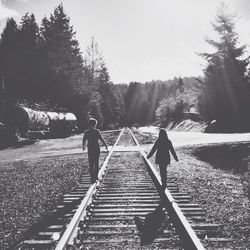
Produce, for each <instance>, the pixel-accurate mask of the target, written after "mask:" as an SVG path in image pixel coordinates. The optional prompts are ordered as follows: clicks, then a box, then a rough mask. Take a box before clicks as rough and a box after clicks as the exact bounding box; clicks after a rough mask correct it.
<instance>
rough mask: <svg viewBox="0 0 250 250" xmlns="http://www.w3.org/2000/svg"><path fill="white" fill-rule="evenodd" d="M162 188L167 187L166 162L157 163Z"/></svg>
mask: <svg viewBox="0 0 250 250" xmlns="http://www.w3.org/2000/svg"><path fill="white" fill-rule="evenodd" d="M159 168H160V175H161V183H162V188H163V189H165V188H166V187H167V164H159Z"/></svg>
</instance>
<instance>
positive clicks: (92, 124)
mask: <svg viewBox="0 0 250 250" xmlns="http://www.w3.org/2000/svg"><path fill="white" fill-rule="evenodd" d="M96 125H97V120H96V119H94V118H90V119H89V126H90V127H91V128H94V127H96Z"/></svg>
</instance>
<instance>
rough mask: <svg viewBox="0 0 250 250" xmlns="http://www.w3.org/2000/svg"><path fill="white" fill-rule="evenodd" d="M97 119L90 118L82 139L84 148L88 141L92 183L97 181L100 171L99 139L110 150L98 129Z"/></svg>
mask: <svg viewBox="0 0 250 250" xmlns="http://www.w3.org/2000/svg"><path fill="white" fill-rule="evenodd" d="M96 125H97V120H96V119H94V118H90V119H89V129H88V130H86V131H85V133H84V136H83V140H82V149H83V150H84V148H85V143H86V141H88V158H89V172H90V179H91V183H92V184H93V183H95V181H96V180H98V172H99V156H100V146H99V143H98V140H100V141H101V142H102V143H103V144H104V146H105V147H106V150H107V151H108V146H107V144H106V142H105V141H104V139H103V138H102V135H101V133H100V131H99V130H98V129H96Z"/></svg>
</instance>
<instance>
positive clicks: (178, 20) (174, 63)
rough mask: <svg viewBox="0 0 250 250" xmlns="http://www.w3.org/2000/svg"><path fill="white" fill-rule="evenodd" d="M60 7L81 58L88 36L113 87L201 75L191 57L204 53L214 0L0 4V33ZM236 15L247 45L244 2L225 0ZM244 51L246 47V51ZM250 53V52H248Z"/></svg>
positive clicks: (5, 0) (249, 0)
mask: <svg viewBox="0 0 250 250" xmlns="http://www.w3.org/2000/svg"><path fill="white" fill-rule="evenodd" d="M60 2H62V3H63V5H64V9H65V12H66V13H67V14H68V15H69V16H70V18H71V24H73V26H74V28H75V30H76V32H77V39H78V40H79V42H80V46H81V50H82V52H83V53H84V52H85V50H86V47H87V46H88V45H89V44H90V41H91V37H92V36H94V37H95V40H96V41H97V43H98V45H99V48H100V49H101V51H102V53H103V56H104V59H105V61H106V64H107V66H108V69H109V72H110V76H111V80H112V81H113V82H114V83H120V82H126V83H127V82H129V81H141V82H145V81H150V80H157V79H161V80H168V79H171V78H173V77H174V76H177V77H179V76H192V75H193V76H198V75H201V74H202V63H203V61H202V59H201V58H200V57H199V56H197V54H196V52H205V51H208V50H209V47H208V45H207V44H206V42H205V41H204V37H205V35H208V36H209V37H212V38H214V33H213V31H212V28H211V21H213V20H214V15H215V13H216V9H217V7H218V6H219V3H220V0H0V30H2V29H3V27H4V26H5V21H6V18H7V17H14V18H15V19H16V20H19V19H20V17H21V16H23V15H24V14H25V13H26V12H29V13H34V14H35V16H36V18H37V20H38V21H39V23H40V21H41V19H42V18H43V17H44V16H45V15H46V16H48V15H49V13H51V12H53V10H54V8H55V7H56V6H57V5H58V4H59V3H60ZM226 3H228V4H229V7H230V8H231V10H233V11H238V15H239V16H240V18H239V20H238V23H237V30H238V32H239V34H240V37H241V39H242V40H243V42H244V43H247V44H248V45H250V0H227V1H226ZM249 48H250V47H249ZM249 51H250V49H249Z"/></svg>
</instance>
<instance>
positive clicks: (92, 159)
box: [89, 153, 99, 184]
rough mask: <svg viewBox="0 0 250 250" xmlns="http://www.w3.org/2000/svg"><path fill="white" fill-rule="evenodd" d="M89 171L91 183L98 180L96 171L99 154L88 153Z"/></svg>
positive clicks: (97, 170)
mask: <svg viewBox="0 0 250 250" xmlns="http://www.w3.org/2000/svg"><path fill="white" fill-rule="evenodd" d="M89 172H90V179H91V183H92V184H93V183H95V181H96V180H98V172H99V154H98V153H97V154H95V155H94V154H93V155H90V154H89Z"/></svg>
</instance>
